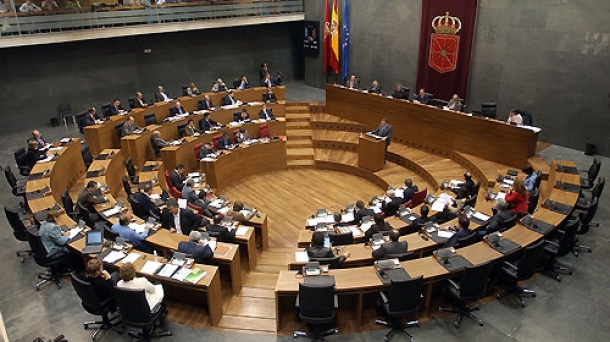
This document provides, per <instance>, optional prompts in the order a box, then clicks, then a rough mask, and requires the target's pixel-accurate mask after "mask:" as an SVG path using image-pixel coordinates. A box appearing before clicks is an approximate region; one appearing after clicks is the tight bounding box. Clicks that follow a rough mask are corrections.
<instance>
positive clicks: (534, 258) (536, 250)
mask: <svg viewBox="0 0 610 342" xmlns="http://www.w3.org/2000/svg"><path fill="white" fill-rule="evenodd" d="M543 244H544V240H540V241H538V242H537V243H535V244H533V245H531V246H528V247H525V250H524V251H523V254H522V255H521V258H519V259H518V260H516V261H513V262H508V261H504V262H503V263H502V264H500V267H499V268H498V279H499V280H500V282H501V283H502V284H503V285H504V286H505V287H507V288H508V289H507V290H506V291H504V292H502V293H499V294H498V298H504V297H506V296H508V295H514V296H515V297H517V299H518V300H519V302H520V303H521V307H525V302H524V301H523V298H522V297H521V296H523V295H531V296H532V297H536V292H535V291H533V290H530V289H526V288H523V287H521V286H519V284H518V282H520V281H523V280H527V279H529V278H531V277H532V276H533V275H534V273H536V267H537V265H538V262H540V258H541V257H542V253H543V248H544V245H543Z"/></svg>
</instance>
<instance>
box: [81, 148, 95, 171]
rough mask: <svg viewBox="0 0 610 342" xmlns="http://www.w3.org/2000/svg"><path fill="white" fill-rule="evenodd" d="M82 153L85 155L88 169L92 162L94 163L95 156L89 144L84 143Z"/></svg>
mask: <svg viewBox="0 0 610 342" xmlns="http://www.w3.org/2000/svg"><path fill="white" fill-rule="evenodd" d="M81 155H82V156H83V163H85V168H87V169H88V168H89V166H91V163H93V156H92V155H91V151H90V150H89V145H87V144H85V145H83V149H82V150H81Z"/></svg>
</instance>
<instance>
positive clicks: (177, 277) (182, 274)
mask: <svg viewBox="0 0 610 342" xmlns="http://www.w3.org/2000/svg"><path fill="white" fill-rule="evenodd" d="M189 274H191V270H190V269H188V268H184V267H183V268H181V269H179V270H178V272H176V273H174V275H173V276H172V279H175V280H178V281H184V278H186V277H187V276H188V275H189Z"/></svg>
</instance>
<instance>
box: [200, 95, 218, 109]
mask: <svg viewBox="0 0 610 342" xmlns="http://www.w3.org/2000/svg"><path fill="white" fill-rule="evenodd" d="M212 108H214V103H212V99H211V98H210V95H208V94H205V95H203V100H199V110H213V109H212Z"/></svg>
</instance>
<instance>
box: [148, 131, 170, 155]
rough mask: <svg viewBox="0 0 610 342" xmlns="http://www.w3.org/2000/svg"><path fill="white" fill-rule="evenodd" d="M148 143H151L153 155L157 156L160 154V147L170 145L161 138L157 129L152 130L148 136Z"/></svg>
mask: <svg viewBox="0 0 610 342" xmlns="http://www.w3.org/2000/svg"><path fill="white" fill-rule="evenodd" d="M150 144H151V145H152V148H153V151H155V155H156V156H158V155H159V154H160V152H159V151H161V149H162V148H164V147H166V146H170V145H171V144H170V143H169V142H167V141H165V140H163V138H161V133H159V131H154V132H153V133H152V134H151V136H150Z"/></svg>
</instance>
